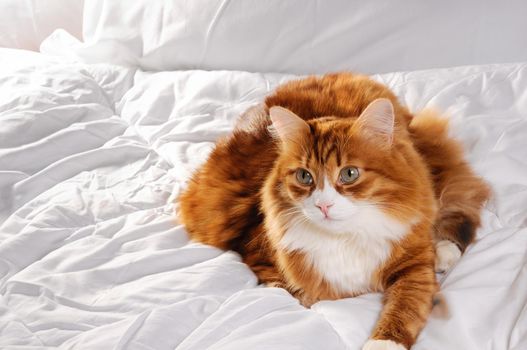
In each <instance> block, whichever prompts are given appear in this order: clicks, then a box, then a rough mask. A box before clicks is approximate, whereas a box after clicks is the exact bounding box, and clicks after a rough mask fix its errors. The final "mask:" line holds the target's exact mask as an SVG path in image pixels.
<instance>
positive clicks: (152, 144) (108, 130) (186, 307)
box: [0, 49, 527, 350]
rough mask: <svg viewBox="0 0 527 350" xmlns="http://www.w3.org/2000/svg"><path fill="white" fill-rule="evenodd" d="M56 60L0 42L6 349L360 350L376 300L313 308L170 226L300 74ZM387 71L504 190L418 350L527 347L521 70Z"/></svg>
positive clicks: (406, 98)
mask: <svg viewBox="0 0 527 350" xmlns="http://www.w3.org/2000/svg"><path fill="white" fill-rule="evenodd" d="M57 60H58V59H55V58H49V57H46V56H43V55H40V54H36V53H28V52H23V51H16V50H5V49H4V50H0V348H2V349H29V348H31V349H40V348H54V347H56V348H60V349H72V348H75V349H177V350H188V349H193V350H197V349H229V350H230V349H252V350H255V349H288V350H290V349H360V347H361V345H362V344H363V342H364V341H365V340H366V339H367V337H368V335H369V333H370V331H371V329H372V327H373V325H374V323H375V320H376V317H377V315H378V312H379V310H380V308H381V303H380V298H381V296H380V295H379V294H368V295H363V296H360V297H357V298H352V299H344V300H338V301H324V302H319V303H317V304H315V305H314V306H313V307H312V309H311V310H309V309H305V308H304V307H302V306H300V305H299V304H298V302H297V301H296V300H295V299H294V298H293V297H291V296H290V295H289V294H288V293H287V292H285V291H284V290H282V289H274V288H263V287H260V286H258V285H257V280H256V278H255V276H254V274H253V273H252V272H251V271H250V270H249V268H247V266H245V265H244V264H242V263H241V262H240V259H239V257H238V256H237V255H236V254H234V253H232V252H222V251H220V250H218V249H215V248H211V247H208V246H204V245H200V244H196V243H192V242H190V241H189V240H188V237H187V235H186V233H185V230H184V228H183V227H182V226H180V225H179V224H178V223H177V222H176V221H175V219H174V210H175V209H176V210H177V208H175V205H174V204H173V202H174V199H175V198H176V196H177V195H178V193H179V192H180V191H181V188H182V187H183V186H185V180H186V178H187V177H188V176H189V174H190V173H191V171H192V169H194V168H195V167H196V166H198V165H199V164H200V162H202V161H203V160H204V159H205V157H206V156H207V153H208V152H209V150H210V149H211V146H212V144H213V141H214V140H215V139H217V138H218V137H219V136H221V135H225V134H227V133H228V132H229V131H230V130H231V129H232V127H233V122H234V120H235V118H236V117H237V116H238V115H239V114H240V113H241V112H242V111H244V110H245V109H246V108H247V107H249V106H251V105H253V104H255V103H257V102H259V101H261V100H262V99H263V97H264V96H265V95H266V94H267V93H269V92H270V91H271V90H272V89H273V88H274V87H276V86H277V84H279V83H281V82H284V81H286V80H288V79H291V78H293V76H286V75H278V74H274V75H273V74H255V73H245V72H228V71H211V72H205V71H175V72H158V73H145V72H141V71H134V70H132V69H126V68H119V67H117V66H110V65H103V64H101V65H81V64H77V63H67V62H59V61H57ZM375 78H376V79H378V80H379V81H381V82H383V83H385V84H387V85H388V86H389V87H391V88H392V89H393V90H394V91H395V92H396V93H397V95H398V96H399V97H400V99H401V101H402V102H403V103H405V104H406V105H408V106H409V107H410V109H412V110H419V109H421V108H423V107H425V106H435V107H438V108H440V109H442V110H445V111H446V112H447V113H448V114H449V115H450V118H451V121H452V123H451V125H452V134H453V135H454V136H456V137H457V138H459V139H460V140H462V141H463V143H464V145H465V146H466V149H467V157H468V159H469V160H470V162H471V163H472V164H473V166H474V167H475V169H476V170H477V171H478V173H480V174H481V175H482V176H484V177H485V179H487V180H488V181H489V182H490V183H491V185H492V187H493V191H494V196H493V198H492V199H491V200H490V201H489V203H488V204H487V205H486V207H485V209H484V211H483V221H484V225H483V227H482V228H481V230H479V232H478V241H477V243H476V244H474V245H473V246H471V247H470V248H469V250H468V251H467V253H466V254H465V255H464V256H463V258H462V260H461V261H460V262H459V264H458V265H457V266H455V268H454V269H453V270H452V271H451V272H450V273H449V274H448V275H447V276H444V277H440V278H441V279H442V291H443V294H444V295H445V297H446V299H447V301H448V304H449V308H450V316H449V317H448V318H441V317H439V316H432V317H431V318H430V320H429V322H428V324H427V326H426V328H425V329H424V330H423V332H422V334H421V336H420V337H419V340H418V342H417V344H416V345H415V347H414V349H418V350H419V349H420V350H434V349H438V350H439V349H441V350H444V349H449V350H450V349H454V350H457V349H460V350H467V349H477V350H484V349H488V350H502V349H510V350H525V349H527V141H526V139H525V138H526V135H527V63H518V64H501V65H492V66H467V67H459V68H451V69H444V70H429V71H417V72H409V73H391V74H384V75H379V76H375Z"/></svg>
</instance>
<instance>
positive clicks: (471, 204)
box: [409, 110, 490, 252]
mask: <svg viewBox="0 0 527 350" xmlns="http://www.w3.org/2000/svg"><path fill="white" fill-rule="evenodd" d="M409 131H410V133H411V136H412V138H413V140H414V143H415V145H416V147H417V149H418V151H419V152H420V153H421V155H422V156H423V157H424V158H425V160H426V162H427V164H428V166H429V168H430V172H431V175H432V177H433V181H434V186H435V193H436V197H437V199H438V203H439V214H438V217H437V221H436V225H435V228H436V229H435V239H436V241H441V240H449V241H451V242H453V243H455V244H456V245H457V246H458V247H459V249H460V250H461V252H463V251H464V250H465V249H466V248H467V246H468V245H469V244H470V243H472V241H473V240H474V238H475V232H476V229H477V228H478V227H479V226H480V223H481V219H480V212H481V208H482V207H483V205H484V203H485V201H486V200H487V199H488V198H489V196H490V188H489V187H488V185H487V184H486V183H485V182H484V181H483V179H481V178H480V177H479V176H478V175H476V174H475V173H474V171H473V170H472V169H471V167H470V165H469V164H468V163H467V162H466V161H465V159H464V158H463V146H462V145H461V143H460V142H458V141H456V140H455V139H453V138H452V137H450V136H449V135H448V120H447V119H446V118H445V117H442V116H441V115H440V114H439V113H437V112H436V111H433V110H424V111H422V112H420V113H419V114H417V115H416V116H415V117H414V118H413V120H412V121H411V123H410V126H409Z"/></svg>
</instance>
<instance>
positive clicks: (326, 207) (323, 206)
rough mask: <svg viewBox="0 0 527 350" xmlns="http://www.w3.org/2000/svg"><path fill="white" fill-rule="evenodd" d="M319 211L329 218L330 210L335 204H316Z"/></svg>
mask: <svg viewBox="0 0 527 350" xmlns="http://www.w3.org/2000/svg"><path fill="white" fill-rule="evenodd" d="M315 205H316V206H317V207H318V209H320V211H321V212H322V214H324V216H325V217H326V218H327V217H328V216H329V208H331V207H332V206H333V203H317V204H315Z"/></svg>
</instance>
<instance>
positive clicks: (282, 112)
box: [269, 106, 309, 141]
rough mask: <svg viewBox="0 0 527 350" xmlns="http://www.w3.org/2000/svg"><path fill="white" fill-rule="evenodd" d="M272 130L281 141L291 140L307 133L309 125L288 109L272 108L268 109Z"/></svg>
mask: <svg viewBox="0 0 527 350" xmlns="http://www.w3.org/2000/svg"><path fill="white" fill-rule="evenodd" d="M269 116H270V117H271V121H272V122H273V129H274V131H275V132H276V134H277V135H278V137H279V138H280V140H282V141H287V140H293V139H295V138H297V137H298V136H299V135H302V134H303V133H306V132H309V125H307V123H306V122H305V120H303V119H302V118H300V117H299V116H297V115H296V114H295V113H293V112H291V111H290V110H289V109H286V108H283V107H280V106H273V107H271V108H270V109H269Z"/></svg>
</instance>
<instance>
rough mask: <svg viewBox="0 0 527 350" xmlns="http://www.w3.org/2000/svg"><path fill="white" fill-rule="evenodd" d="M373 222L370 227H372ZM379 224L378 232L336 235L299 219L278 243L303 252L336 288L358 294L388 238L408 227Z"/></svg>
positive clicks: (368, 281)
mask: <svg viewBox="0 0 527 350" xmlns="http://www.w3.org/2000/svg"><path fill="white" fill-rule="evenodd" d="M386 224H388V225H386ZM376 226H378V225H375V224H372V225H371V228H372V229H373V230H374V231H375V229H376V228H379V227H376ZM381 226H382V227H383V228H384V230H383V231H381V232H364V231H362V232H361V233H359V234H339V235H336V234H331V233H327V232H324V231H321V230H320V229H319V228H317V227H316V226H314V225H312V224H309V223H302V224H299V225H295V226H293V227H292V228H290V229H289V230H287V231H286V233H285V234H284V236H283V238H282V240H281V241H280V245H281V247H282V248H283V249H285V250H287V251H293V250H300V251H302V252H303V253H305V254H306V256H307V258H308V259H309V260H310V262H311V264H312V265H313V267H314V268H315V270H316V271H318V273H320V274H321V275H322V276H323V277H324V279H325V280H326V281H327V282H329V283H330V284H331V285H332V286H333V287H334V288H336V289H337V290H339V291H340V292H342V293H349V294H359V293H364V292H367V291H369V290H370V285H371V279H372V277H373V274H374V272H375V271H376V270H377V269H378V268H379V267H380V266H381V265H382V264H383V263H384V262H385V261H386V259H387V258H388V257H389V256H390V253H391V249H392V244H391V242H392V241H393V240H397V239H399V238H401V237H402V236H403V235H404V234H405V233H406V232H407V231H408V226H406V225H402V224H400V223H397V222H390V223H383V225H381ZM387 227H389V230H387ZM387 231H388V232H387Z"/></svg>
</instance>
